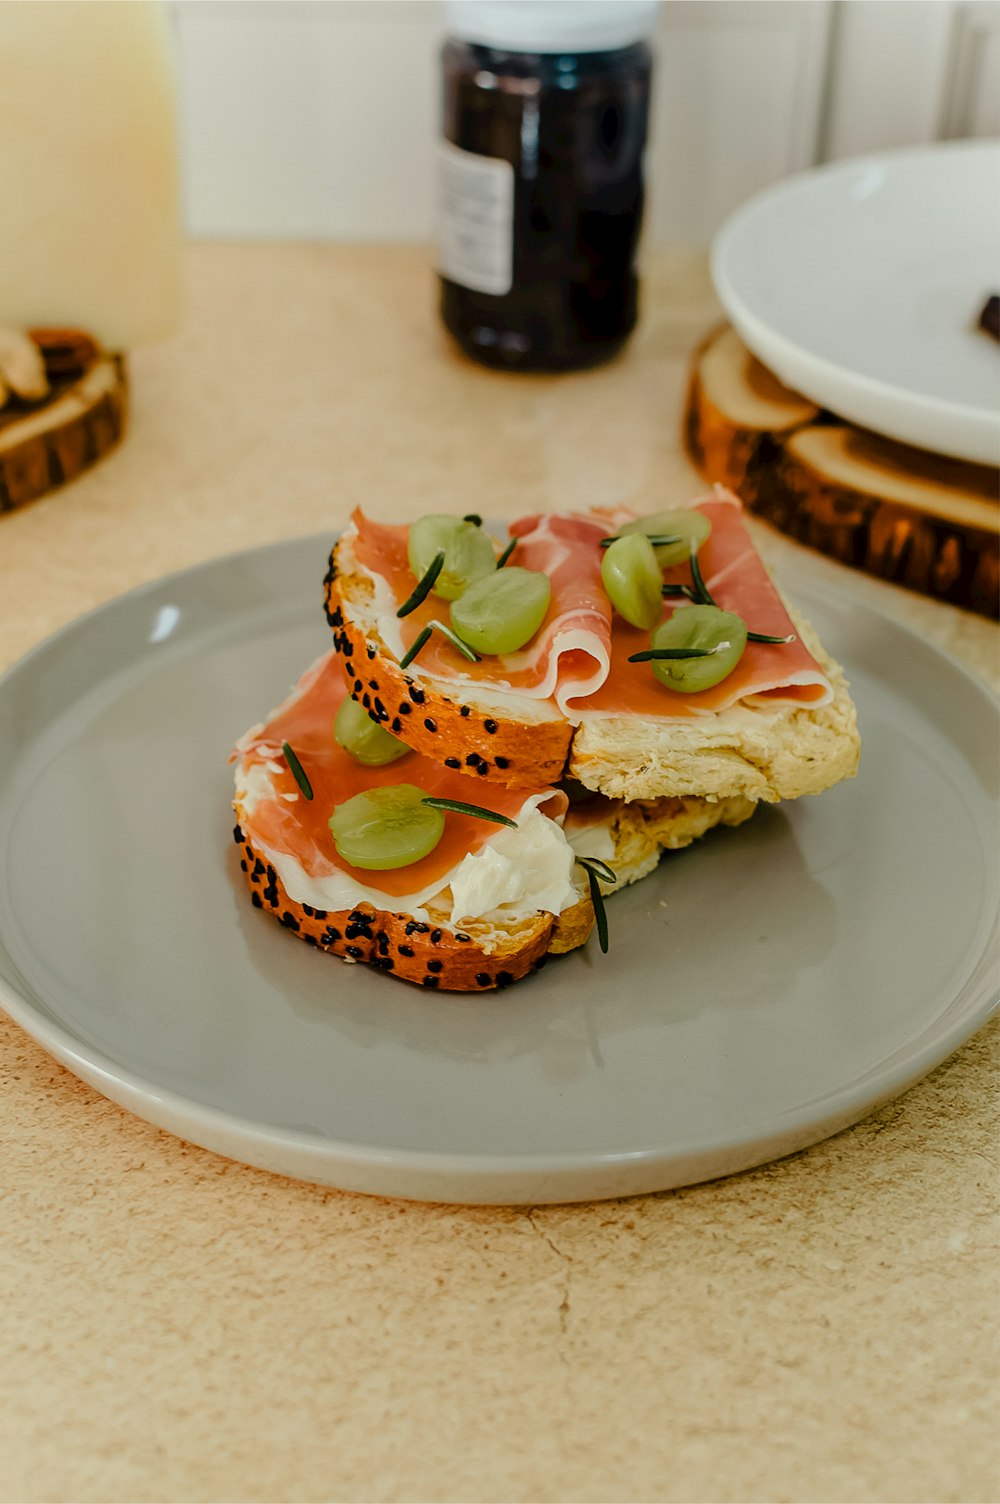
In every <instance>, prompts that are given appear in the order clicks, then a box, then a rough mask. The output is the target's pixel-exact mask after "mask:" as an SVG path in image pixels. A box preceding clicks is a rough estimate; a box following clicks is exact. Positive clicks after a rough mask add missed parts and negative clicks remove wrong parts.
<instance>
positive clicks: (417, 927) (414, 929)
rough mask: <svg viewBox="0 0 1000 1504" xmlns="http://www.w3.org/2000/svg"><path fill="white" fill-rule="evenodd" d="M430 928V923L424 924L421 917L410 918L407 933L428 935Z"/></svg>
mask: <svg viewBox="0 0 1000 1504" xmlns="http://www.w3.org/2000/svg"><path fill="white" fill-rule="evenodd" d="M429 929H430V925H429V924H424V923H423V922H422V921H421V920H419V919H410V920H408V921H407V925H406V933H407V934H408V935H426V933H427V931H428V930H429Z"/></svg>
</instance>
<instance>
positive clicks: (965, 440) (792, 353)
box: [710, 139, 1000, 468]
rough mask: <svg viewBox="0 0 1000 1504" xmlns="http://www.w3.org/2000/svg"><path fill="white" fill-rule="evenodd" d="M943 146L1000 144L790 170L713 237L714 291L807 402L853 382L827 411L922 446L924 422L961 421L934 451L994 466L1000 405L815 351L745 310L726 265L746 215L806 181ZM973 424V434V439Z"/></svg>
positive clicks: (991, 148)
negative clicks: (899, 413)
mask: <svg viewBox="0 0 1000 1504" xmlns="http://www.w3.org/2000/svg"><path fill="white" fill-rule="evenodd" d="M946 152H947V153H951V154H954V155H968V156H974V155H976V156H983V157H985V156H987V155H990V154H993V155H997V156H998V160H1000V144H998V143H997V142H995V141H993V140H979V139H973V140H960V141H941V142H937V143H934V144H930V145H922V146H904V147H896V148H892V149H889V150H885V151H877V152H866V153H864V154H862V155H859V156H855V157H849V158H844V159H843V160H838V161H836V162H824V163H821V164H820V165H819V166H816V167H809V168H805V169H804V170H803V171H801V172H796V173H793V174H792V175H791V176H790V177H786V178H782V179H781V180H780V181H779V182H777V183H771V184H769V185H768V186H767V187H766V188H763V189H761V190H760V192H758V193H755V194H754V195H753V196H752V197H751V198H749V199H747V200H746V202H745V203H742V204H740V205H739V207H738V208H737V209H735V210H734V211H733V212H732V213H731V214H730V215H729V216H728V218H727V219H726V220H725V221H724V223H723V224H722V225H721V227H720V228H719V230H718V231H717V232H716V234H715V236H714V238H713V241H712V246H711V252H710V271H711V277H712V283H713V286H714V287H715V291H716V293H717V294H718V297H719V299H720V301H721V302H722V305H723V307H724V309H725V312H726V315H727V317H728V318H729V319H730V320H731V321H732V323H733V325H734V326H735V328H736V331H737V333H738V334H739V335H740V337H741V338H742V339H743V341H744V343H745V344H746V345H747V346H748V347H749V348H750V350H751V353H752V354H754V355H755V356H757V358H758V359H759V360H760V361H761V362H762V363H763V364H765V365H770V366H771V367H772V368H774V369H775V374H776V375H777V376H778V377H779V378H780V379H781V380H783V381H784V382H785V385H788V386H793V387H796V388H797V389H798V390H800V391H802V395H803V396H805V397H807V398H808V399H809V400H810V401H813V402H817V403H820V404H822V405H826V404H827V400H828V398H827V396H825V395H824V394H823V392H822V390H821V387H822V386H823V385H826V384H827V383H828V382H837V383H838V384H843V383H847V384H849V385H850V387H852V388H853V392H852V394H851V396H850V397H849V399H848V404H847V405H846V406H845V405H844V402H843V399H842V398H838V402H837V406H836V407H835V406H833V404H831V411H834V412H835V413H836V414H837V415H838V416H842V417H844V418H848V419H850V420H851V421H852V422H855V423H858V424H860V425H861V426H862V427H865V428H869V429H874V431H875V432H877V433H879V434H880V435H881V436H882V437H885V438H889V439H894V440H896V442H898V443H906V444H911V445H913V446H914V447H916V448H922V449H927V448H928V447H929V446H928V445H927V443H926V442H924V443H921V442H920V441H919V438H918V437H915V435H921V436H923V437H924V438H926V436H927V435H926V426H927V424H928V423H931V424H934V423H936V422H938V423H939V422H941V421H942V420H944V421H945V422H951V423H956V424H959V425H960V426H961V427H962V429H963V430H964V431H965V432H964V433H963V436H962V438H961V439H958V440H955V441H954V442H953V443H951V444H950V445H949V446H948V447H940V448H938V449H932V450H931V452H932V453H942V454H948V455H950V456H951V457H953V458H956V459H963V460H966V461H968V462H969V463H970V464H979V465H986V466H988V467H990V468H995V466H996V464H997V463H998V462H1000V411H998V410H996V409H989V408H981V407H970V406H969V405H968V404H965V403H961V402H954V401H951V400H949V399H947V398H943V397H942V398H938V397H927V396H925V395H922V394H920V393H917V392H912V391H910V390H909V389H907V388H905V387H899V386H894V385H893V384H892V383H891V382H888V381H885V380H884V379H882V378H881V377H877V376H869V375H867V374H865V373H864V372H859V371H855V370H852V369H851V367H849V366H845V365H843V364H840V363H839V362H837V361H834V360H830V359H828V358H827V357H826V356H824V355H819V354H817V353H816V352H815V351H814V350H811V349H809V348H808V347H807V346H806V345H803V344H801V343H800V342H798V341H797V340H795V339H792V338H790V337H789V336H788V335H787V334H784V333H783V332H781V331H780V330H778V329H776V328H774V327H773V326H772V325H771V324H769V323H767V321H766V319H764V318H763V317H762V316H761V315H760V314H759V313H757V312H755V311H754V310H753V309H752V308H750V307H749V306H748V305H747V304H746V303H745V302H744V300H743V297H742V295H741V294H740V293H739V292H738V291H737V290H736V288H735V286H734V281H733V274H732V270H731V260H732V242H733V240H734V239H735V238H736V236H737V235H738V234H739V233H740V232H742V231H743V229H744V227H745V225H746V223H747V221H749V220H751V219H753V218H754V217H755V216H756V215H757V214H759V212H760V211H761V209H766V208H768V207H769V206H770V205H771V204H772V203H774V202H780V201H781V200H782V199H785V198H794V196H795V194H796V193H798V192H799V191H800V189H801V188H802V186H803V185H804V184H808V183H814V182H816V181H819V180H821V179H823V178H831V179H835V178H838V177H847V176H849V175H850V174H851V173H852V172H856V171H858V170H859V169H862V170H863V169H865V168H871V167H875V166H878V165H882V164H885V163H889V164H895V163H898V162H900V161H907V162H910V161H918V160H920V159H927V160H935V159H937V158H939V157H940V156H941V155H943V154H944V153H946ZM782 363H784V365H785V370H784V371H782V370H781V369H778V367H779V366H780V365H781V364H782ZM803 373H804V374H803ZM813 380H816V381H818V382H819V383H820V387H818V388H817V389H816V391H815V392H810V391H809V390H808V389H807V387H808V384H810V383H811V382H812V381H813ZM866 401H867V402H872V401H874V402H877V403H891V404H893V405H894V406H896V407H903V408H905V409H907V410H908V411H907V416H906V417H905V418H904V419H902V420H899V419H898V418H897V419H895V420H893V424H894V425H895V426H893V424H890V426H888V427H886V426H884V418H883V417H882V415H881V414H878V415H875V416H877V417H878V418H879V426H878V427H875V425H873V423H872V421H871V419H872V416H873V414H871V413H870V412H865V411H864V404H865V402H866ZM855 404H857V407H856V410H854V411H852V410H851V409H852V408H855ZM970 430H971V431H972V434H973V435H974V437H971V438H970V433H969V431H970ZM987 450H988V451H989V453H988V457H986V458H984V455H985V454H986V453H987ZM973 451H975V452H973Z"/></svg>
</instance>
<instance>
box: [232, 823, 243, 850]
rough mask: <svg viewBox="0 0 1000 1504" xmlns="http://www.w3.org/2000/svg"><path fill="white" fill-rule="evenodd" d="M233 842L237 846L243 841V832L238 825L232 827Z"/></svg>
mask: <svg viewBox="0 0 1000 1504" xmlns="http://www.w3.org/2000/svg"><path fill="white" fill-rule="evenodd" d="M233 840H234V841H235V842H236V844H237V846H238V845H239V844H240V842H241V841H242V840H243V832H242V830H240V827H239V826H238V825H234V826H233Z"/></svg>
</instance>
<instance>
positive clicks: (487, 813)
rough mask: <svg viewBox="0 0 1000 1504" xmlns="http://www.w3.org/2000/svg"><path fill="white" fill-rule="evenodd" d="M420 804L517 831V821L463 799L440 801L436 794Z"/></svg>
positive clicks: (422, 800) (429, 795)
mask: <svg viewBox="0 0 1000 1504" xmlns="http://www.w3.org/2000/svg"><path fill="white" fill-rule="evenodd" d="M420 802H421V804H429V805H430V806H431V808H432V809H449V810H451V811H452V812H453V813H454V814H456V815H475V817H476V819H477V820H493V821H495V823H496V824H497V825H509V826H510V828H511V830H516V829H517V821H516V820H510V819H508V817H507V816H506V815H498V814H497V812H496V810H493V809H484V808H483V806H482V805H481V804H466V803H465V802H464V801H463V800H462V799H439V798H438V797H437V795H436V794H428V796H427V798H426V799H421V801H420Z"/></svg>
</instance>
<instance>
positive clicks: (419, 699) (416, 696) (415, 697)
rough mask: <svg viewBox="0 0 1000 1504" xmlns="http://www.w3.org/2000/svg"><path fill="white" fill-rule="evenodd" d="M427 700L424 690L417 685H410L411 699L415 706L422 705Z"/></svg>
mask: <svg viewBox="0 0 1000 1504" xmlns="http://www.w3.org/2000/svg"><path fill="white" fill-rule="evenodd" d="M426 698H427V696H426V695H425V694H424V692H423V690H422V689H418V688H417V686H416V685H415V684H411V685H410V699H411V700H412V701H413V703H414V705H422V704H423V703H424V701H425V700H426Z"/></svg>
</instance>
